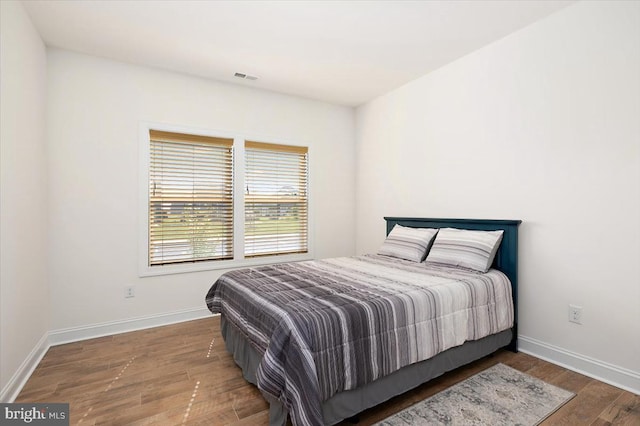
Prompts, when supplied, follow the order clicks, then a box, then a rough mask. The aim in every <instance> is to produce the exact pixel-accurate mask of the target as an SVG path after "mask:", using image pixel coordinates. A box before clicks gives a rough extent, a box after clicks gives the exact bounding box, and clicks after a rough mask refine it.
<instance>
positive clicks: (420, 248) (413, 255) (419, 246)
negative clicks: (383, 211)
mask: <svg viewBox="0 0 640 426" xmlns="http://www.w3.org/2000/svg"><path fill="white" fill-rule="evenodd" d="M437 233H438V230H437V229H432V228H408V227H406V226H401V225H395V226H394V227H393V229H392V230H391V232H389V235H388V236H387V239H386V240H384V243H382V247H380V250H378V254H383V255H385V256H393V257H399V258H400V259H406V260H411V261H413V262H422V261H423V260H424V258H425V257H426V256H427V250H429V246H431V242H432V241H433V237H435V235H436V234H437Z"/></svg>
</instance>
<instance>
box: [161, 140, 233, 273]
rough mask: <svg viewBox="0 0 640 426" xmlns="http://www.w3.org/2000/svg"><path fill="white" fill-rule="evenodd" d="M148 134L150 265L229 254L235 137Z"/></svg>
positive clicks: (213, 257)
mask: <svg viewBox="0 0 640 426" xmlns="http://www.w3.org/2000/svg"><path fill="white" fill-rule="evenodd" d="M149 136H150V141H151V142H150V143H151V145H150V164H149V265H150V266H153V265H165V264H173V263H180V262H196V261H205V260H218V259H232V258H233V155H232V149H233V139H223V138H214V137H208V136H197V135H189V134H183V133H173V132H164V131H157V130H150V131H149Z"/></svg>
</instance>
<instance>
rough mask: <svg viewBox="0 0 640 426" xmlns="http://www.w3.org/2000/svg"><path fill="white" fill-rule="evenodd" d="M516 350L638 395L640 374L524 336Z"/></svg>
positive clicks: (639, 392)
mask: <svg viewBox="0 0 640 426" xmlns="http://www.w3.org/2000/svg"><path fill="white" fill-rule="evenodd" d="M518 350H519V351H521V352H524V353H526V354H529V355H532V356H535V357H536V358H540V359H543V360H545V361H549V362H551V363H553V364H557V365H559V366H561V367H564V368H567V369H569V370H572V371H575V372H576V373H580V374H584V375H585V376H588V377H591V378H594V379H597V380H600V381H601V382H604V383H608V384H610V385H613V386H616V387H618V388H621V389H624V390H627V391H629V392H633V393H635V394H636V395H640V374H639V373H638V372H635V371H631V370H627V369H625V368H622V367H618V366H615V365H612V364H608V363H606V362H603V361H600V360H597V359H593V358H589V357H587V356H584V355H581V354H577V353H575V352H571V351H568V350H566V349H563V348H560V347H557V346H554V345H550V344H548V343H545V342H541V341H539V340H536V339H533V338H531V337H526V336H522V335H520V336H518Z"/></svg>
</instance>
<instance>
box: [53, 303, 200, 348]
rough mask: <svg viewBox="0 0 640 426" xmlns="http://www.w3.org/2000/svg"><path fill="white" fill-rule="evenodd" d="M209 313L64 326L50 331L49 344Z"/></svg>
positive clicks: (189, 312) (196, 310)
mask: <svg viewBox="0 0 640 426" xmlns="http://www.w3.org/2000/svg"><path fill="white" fill-rule="evenodd" d="M211 315H212V314H211V312H210V311H209V310H208V309H206V308H194V309H186V310H182V311H176V312H169V313H166V314H158V315H149V316H144V317H137V318H129V319H125V320H119V321H109V322H104V323H100V324H91V325H86V326H81V327H71V328H64V329H60V330H53V331H50V332H49V343H50V345H51V346H55V345H62V344H65V343H72V342H78V341H81V340H87V339H93V338H96V337H103V336H111V335H113V334H120V333H127V332H129V331H136V330H144V329H146V328H153V327H160V326H163V325H170V324H176V323H179V322H184V321H191V320H196V319H201V318H206V317H208V316H211Z"/></svg>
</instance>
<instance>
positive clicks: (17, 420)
mask: <svg viewBox="0 0 640 426" xmlns="http://www.w3.org/2000/svg"><path fill="white" fill-rule="evenodd" d="M0 424H2V425H7V426H9V425H25V424H28V425H40V426H45V425H46V426H69V404H59V403H55V404H53V403H52V404H41V403H34V404H0Z"/></svg>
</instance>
